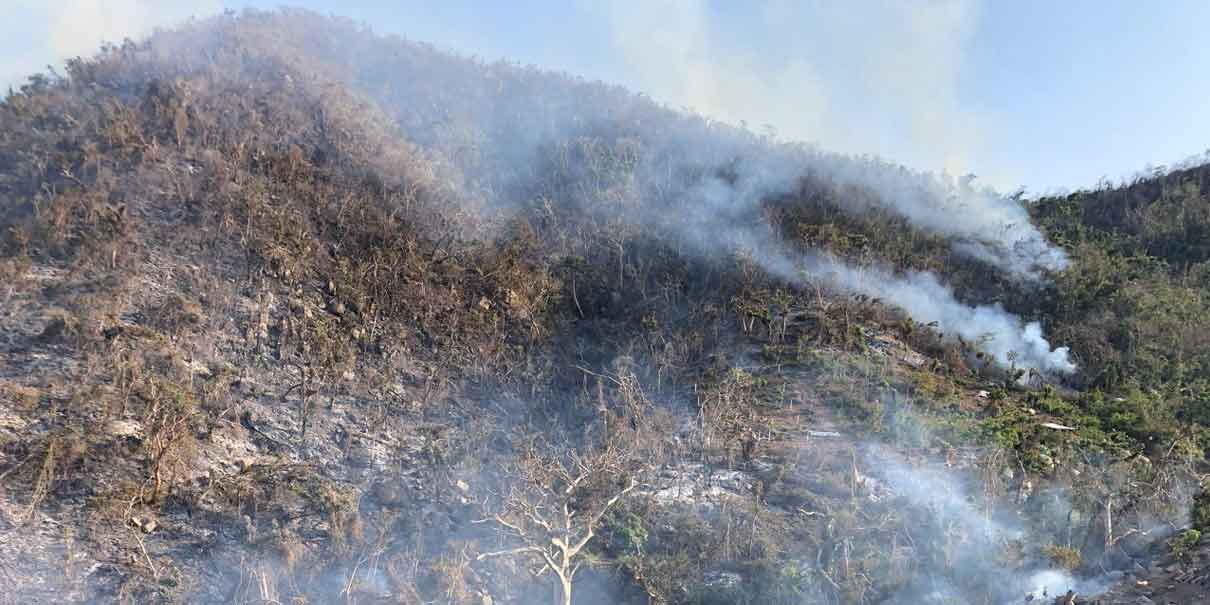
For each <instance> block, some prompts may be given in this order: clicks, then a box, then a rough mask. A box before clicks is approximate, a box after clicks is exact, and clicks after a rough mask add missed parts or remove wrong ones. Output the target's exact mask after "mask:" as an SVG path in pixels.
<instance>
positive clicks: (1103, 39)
mask: <svg viewBox="0 0 1210 605" xmlns="http://www.w3.org/2000/svg"><path fill="white" fill-rule="evenodd" d="M300 3H301V5H302V6H303V7H306V8H310V9H312V10H316V11H318V12H321V13H325V14H328V13H336V14H339V15H342V16H347V17H351V18H354V19H355V20H358V21H360V22H365V23H369V24H371V25H372V26H373V28H374V29H375V31H377V32H379V33H399V34H403V35H406V36H408V37H410V38H412V39H415V40H423V41H426V42H431V43H434V44H436V45H437V46H438V47H441V48H450V49H455V50H457V51H458V52H460V53H465V54H474V55H478V56H481V57H485V58H486V59H487V60H489V61H494V60H497V59H504V60H509V61H518V62H521V63H522V64H531V63H532V64H536V65H540V66H543V67H547V68H554V69H560V70H566V71H568V72H570V73H573V74H575V75H577V76H583V77H585V78H588V79H590V80H597V79H600V80H604V81H607V82H613V83H618V84H623V85H626V86H628V87H629V88H631V89H632V90H636V91H642V92H644V93H646V94H649V95H651V96H652V97H653V98H655V99H656V100H658V101H660V102H663V103H667V104H669V105H670V106H672V107H678V108H679V107H691V108H693V109H694V110H696V111H698V112H701V113H703V114H705V115H709V116H711V117H713V118H715V119H723V120H726V121H729V122H732V123H738V121H739V120H747V122H748V124H750V125H751V126H752V128H753V129H754V130H757V131H762V130H763V129H764V128H766V125H769V126H772V127H773V128H774V129H776V132H777V133H778V134H779V135H780V136H782V137H783V138H786V139H789V140H800V141H810V142H814V143H818V144H819V145H821V146H822V147H824V148H826V149H829V150H832V151H839V152H844V153H854V154H878V155H880V156H881V157H884V158H888V159H891V160H893V161H895V162H896V163H902V164H905V165H908V166H911V167H913V168H916V169H923V170H934V171H939V170H942V169H945V170H948V171H949V172H950V173H951V174H953V175H955V176H960V175H964V174H967V173H972V172H973V173H974V174H977V175H979V177H980V181H981V182H983V183H986V184H992V185H995V186H996V187H998V188H1000V189H1001V190H1003V191H1013V190H1015V189H1016V188H1018V187H1020V186H1025V187H1028V188H1029V190H1030V191H1031V192H1034V194H1035V195H1036V194H1038V193H1039V192H1052V191H1054V190H1056V188H1062V189H1065V190H1066V189H1077V188H1091V187H1094V186H1096V185H1097V183H1098V181H1099V179H1101V178H1102V177H1107V178H1110V179H1113V180H1115V181H1117V180H1119V179H1125V180H1129V179H1130V178H1132V176H1133V175H1134V174H1135V173H1136V172H1138V171H1141V170H1144V169H1145V168H1147V166H1149V165H1171V164H1172V163H1173V162H1177V161H1179V160H1182V159H1183V158H1186V157H1188V156H1190V155H1193V154H1200V153H1201V152H1202V151H1203V150H1204V148H1205V144H1204V140H1202V139H1201V138H1200V137H1201V135H1202V133H1204V132H1206V131H1208V130H1210V110H1207V109H1206V108H1205V106H1204V104H1203V103H1201V102H1200V99H1201V98H1203V97H1205V96H1206V94H1205V93H1206V92H1208V91H1207V90H1206V89H1205V88H1204V86H1203V84H1202V83H1201V82H1200V81H1199V80H1198V79H1197V78H1190V77H1189V75H1188V74H1190V73H1199V72H1201V71H1205V70H1206V69H1207V68H1210V50H1207V49H1206V48H1205V45H1202V44H1200V43H1199V40H1200V31H1199V30H1198V25H1197V24H1198V23H1201V22H1202V21H1204V20H1205V18H1206V17H1207V16H1208V14H1207V12H1208V11H1210V7H1208V6H1207V5H1206V4H1205V3H1202V2H1196V1H1193V0H1176V1H1174V2H1169V3H1167V4H1166V5H1165V6H1164V7H1163V8H1162V9H1159V10H1151V9H1150V8H1149V7H1144V6H1140V5H1139V4H1138V3H1132V2H1119V1H1111V2H1096V3H1089V2H1065V3H1037V2H1023V3H1022V2H1017V3H1008V4H1005V3H993V2H986V1H985V0H945V1H944V2H936V3H931V4H930V7H929V8H928V9H927V10H923V9H921V8H920V7H913V8H912V9H910V10H909V9H907V8H906V7H902V6H899V5H897V4H894V3H886V2H882V1H880V0H870V1H867V0H861V1H858V2H847V3H844V4H843V6H841V5H832V4H827V3H786V2H773V3H747V4H743V5H732V4H729V3H717V2H705V1H701V0H673V1H660V2H611V3H608V4H606V3H584V2H553V1H551V0H524V1H523V2H521V3H516V2H514V3H510V4H508V5H495V4H491V5H485V4H483V3H482V2H476V1H474V0H451V1H449V2H441V3H432V2H415V1H413V2H381V1H379V0H350V1H347V2H342V3H340V4H333V3H331V2H330V1H329V0H301V2H300ZM9 4H10V5H14V7H13V8H12V9H10V13H9V15H10V18H9V19H6V20H5V21H4V22H3V23H0V34H2V35H0V88H7V86H9V85H10V84H12V85H19V84H20V83H21V82H22V81H23V80H24V78H25V76H26V75H27V74H28V73H30V72H33V71H35V70H41V69H43V68H44V67H45V66H46V65H47V64H55V65H61V64H62V61H63V60H65V59H67V58H70V57H72V56H76V55H79V54H84V55H87V54H89V53H90V52H91V50H92V49H94V48H96V47H97V46H99V44H100V43H101V42H102V41H110V42H115V43H120V42H121V40H122V39H123V38H125V37H131V38H134V39H139V38H140V37H142V36H144V35H147V34H149V33H150V32H151V30H152V28H153V27H156V26H160V27H163V26H170V25H173V24H175V23H176V22H177V21H178V20H181V19H183V18H184V17H186V16H188V15H190V14H192V15H196V16H199V17H204V16H207V15H211V14H216V13H218V12H219V11H220V10H222V9H233V10H242V9H244V8H248V7H253V8H262V9H273V8H276V7H277V6H278V4H279V3H278V2H276V1H275V0H221V1H220V0H206V1H205V2H196V1H185V0H157V1H155V2H151V1H148V0H104V1H102V0H50V1H44V0H37V1H34V0H13V1H12V2H10V3H9ZM1072 74H1079V77H1072ZM1123 90H1138V91H1182V92H1180V93H1175V92H1174V93H1173V94H1158V93H1157V94H1154V95H1150V98H1149V101H1148V102H1144V103H1140V102H1138V100H1137V99H1135V98H1134V97H1133V96H1132V95H1127V94H1122V91H1123ZM1146 172H1150V170H1149V169H1148V170H1146Z"/></svg>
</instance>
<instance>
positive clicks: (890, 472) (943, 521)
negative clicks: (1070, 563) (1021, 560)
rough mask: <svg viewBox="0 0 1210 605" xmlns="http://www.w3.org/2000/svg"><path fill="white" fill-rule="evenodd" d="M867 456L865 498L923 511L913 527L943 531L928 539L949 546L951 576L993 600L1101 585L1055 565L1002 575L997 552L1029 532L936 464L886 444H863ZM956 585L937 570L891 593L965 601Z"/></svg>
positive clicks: (908, 600) (1091, 590) (910, 599)
mask: <svg viewBox="0 0 1210 605" xmlns="http://www.w3.org/2000/svg"><path fill="white" fill-rule="evenodd" d="M864 459H865V462H866V464H867V466H868V468H870V469H873V471H874V472H876V476H875V477H872V478H867V483H868V484H869V485H868V487H867V490H868V492H869V495H870V497H873V498H879V499H886V498H892V499H895V501H897V502H901V503H902V504H903V505H906V506H907V507H911V508H915V509H919V510H925V511H928V515H927V518H928V520H929V524H930V525H929V526H928V527H920V528H917V531H921V532H925V533H926V534H927V533H928V532H934V531H937V532H942V531H943V532H944V533H945V534H946V535H945V536H940V535H937V536H929V539H930V541H931V542H933V543H936V544H946V543H948V544H951V545H953V548H954V549H955V552H954V553H953V556H952V557H951V558H950V561H951V564H952V565H953V569H950V570H948V571H949V573H948V574H947V576H948V577H955V578H960V579H961V581H962V582H963V583H965V584H967V586H968V587H970V586H981V587H982V590H984V591H986V592H987V594H988V595H989V597H991V598H992V599H993V602H996V603H1002V604H1003V605H1016V604H1017V603H1021V602H1022V597H1023V596H1025V595H1031V594H1032V595H1034V597H1035V599H1036V600H1037V601H1038V602H1042V603H1048V602H1049V601H1048V600H1043V599H1042V595H1043V594H1048V595H1050V596H1051V597H1054V596H1058V595H1062V594H1064V593H1066V592H1067V591H1068V590H1074V591H1075V592H1076V593H1078V594H1080V595H1091V594H1099V593H1100V592H1102V591H1104V590H1105V588H1106V585H1105V584H1104V583H1103V582H1100V581H1098V580H1097V579H1096V578H1094V579H1090V580H1079V579H1076V578H1074V577H1073V576H1072V575H1071V574H1070V573H1067V572H1066V571H1063V570H1059V569H1034V570H1032V571H1028V572H1026V573H1024V574H1020V575H1017V574H1006V573H1005V571H1004V568H1003V565H1002V564H1001V563H1000V560H1001V557H1002V556H1003V554H1004V553H1005V551H1006V549H1008V548H1009V547H1010V543H1011V542H1013V541H1015V540H1021V539H1023V538H1027V537H1028V536H1026V532H1025V531H1024V530H1023V529H1021V528H1020V527H1017V526H1016V524H1015V523H1014V522H1013V521H1012V520H1011V519H1008V518H1006V517H1004V516H1001V515H997V514H996V512H995V511H994V510H992V509H990V508H989V506H988V503H983V504H980V502H979V501H978V499H977V498H976V497H974V496H973V495H972V494H971V493H969V491H968V489H967V488H966V484H965V483H964V482H963V481H962V479H961V477H960V476H959V475H958V474H957V473H955V472H953V471H952V470H949V469H944V468H940V467H938V466H936V465H933V466H926V465H920V464H912V463H910V462H909V461H907V460H906V459H904V457H903V456H902V455H901V454H899V453H897V452H895V451H892V450H890V449H888V448H886V447H884V446H881V445H877V444H867V445H866V446H865V451H864ZM963 592H964V591H963V590H962V589H961V587H958V586H954V585H953V584H951V582H950V581H949V580H947V579H946V577H942V576H941V575H940V574H936V573H925V574H921V576H920V577H918V578H916V580H915V581H914V582H913V583H912V584H911V585H910V586H909V587H908V588H906V589H904V590H902V591H900V592H899V593H898V594H896V595H895V596H894V597H892V598H891V600H890V602H891V603H896V604H899V603H902V604H903V605H909V604H910V605H916V604H929V603H938V604H940V603H952V602H954V600H955V599H959V598H962V596H963Z"/></svg>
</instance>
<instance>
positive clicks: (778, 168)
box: [644, 145, 1076, 374]
mask: <svg viewBox="0 0 1210 605" xmlns="http://www.w3.org/2000/svg"><path fill="white" fill-rule="evenodd" d="M695 148H696V147H695V146H693V145H687V146H686V149H695ZM717 148H718V147H717V146H715V147H713V149H717ZM686 153H688V154H692V153H701V152H688V151H687V152H686ZM750 153H751V154H752V155H749V156H747V158H746V161H743V162H739V163H735V162H733V163H732V164H730V168H731V170H732V173H733V174H732V178H731V179H729V180H726V181H724V180H723V179H722V178H720V177H717V176H708V177H706V178H704V179H703V180H702V181H701V182H699V183H697V184H696V185H694V186H692V187H690V188H687V189H686V190H685V191H683V192H681V194H680V195H681V196H683V197H684V198H685V206H686V207H687V208H689V209H691V210H692V212H688V213H685V214H677V215H676V216H675V217H674V218H673V219H671V220H670V221H668V222H669V223H670V225H671V227H672V229H673V231H674V232H675V233H678V234H679V237H681V238H682V239H684V240H685V241H688V242H690V243H692V244H694V245H696V246H697V247H698V248H699V249H700V250H702V251H703V252H711V251H718V250H719V249H720V248H723V249H732V250H734V249H742V250H746V251H747V252H748V253H749V254H750V255H751V257H752V258H753V259H754V260H755V261H756V262H758V263H759V264H760V265H761V266H763V267H764V268H765V269H766V270H767V271H769V272H770V273H772V274H774V275H778V276H779V277H781V278H783V279H786V280H787V281H790V282H792V283H795V284H798V285H803V284H804V283H805V281H807V280H819V279H826V280H829V281H830V282H831V285H833V286H836V287H839V288H840V289H842V290H846V291H849V292H853V293H859V294H865V295H867V296H869V297H871V298H877V299H881V300H882V301H883V302H884V303H887V304H891V305H893V306H896V307H899V308H900V309H902V310H903V311H905V312H906V313H907V314H908V315H910V316H911V317H912V318H913V319H915V320H916V321H918V322H920V323H924V324H934V325H935V326H936V328H937V329H938V330H939V331H940V332H942V333H943V334H945V335H946V336H947V337H950V338H953V337H960V338H962V339H963V340H965V341H967V342H968V343H970V344H972V345H974V346H976V347H977V348H978V349H979V350H982V351H983V352H985V353H987V354H989V355H991V356H992V358H993V359H994V360H995V361H996V363H997V364H998V365H1000V366H1001V367H1004V368H1013V367H1015V368H1020V369H1033V370H1038V371H1041V372H1048V373H1058V374H1070V373H1072V372H1074V371H1075V370H1076V366H1075V364H1074V363H1072V362H1071V360H1070V359H1069V356H1068V349H1067V347H1057V348H1056V347H1051V345H1050V343H1049V342H1048V341H1047V340H1046V338H1045V336H1044V335H1043V333H1042V327H1041V325H1040V324H1039V323H1037V322H1028V323H1026V322H1023V321H1022V320H1021V318H1019V317H1017V316H1016V315H1013V314H1011V313H1009V312H1007V311H1005V310H1004V308H1003V307H1001V306H1000V305H998V304H995V305H975V306H971V305H966V304H963V303H962V302H960V301H959V300H958V299H957V298H956V297H955V295H954V293H953V291H952V290H951V289H950V288H949V287H947V286H946V285H945V284H943V283H942V282H941V280H940V279H939V278H938V277H937V276H936V275H934V274H932V273H927V272H920V271H907V272H904V273H903V274H902V275H897V274H895V273H894V272H892V271H890V270H889V269H886V268H883V267H857V266H854V265H851V264H848V263H846V262H844V261H843V260H841V259H838V258H836V257H834V256H831V255H829V254H826V253H821V252H814V253H812V252H808V253H805V254H802V253H795V252H791V251H788V250H786V249H785V247H784V246H783V245H782V244H781V242H780V241H779V240H778V238H777V236H776V234H774V233H773V232H772V229H771V228H769V227H768V225H766V224H765V223H763V222H759V221H753V220H751V215H752V214H753V213H755V212H756V211H757V208H758V207H759V204H760V201H761V199H763V198H765V197H767V196H770V195H777V194H781V193H785V192H789V191H792V190H793V188H794V185H795V183H796V182H797V179H796V175H797V174H798V164H797V163H796V162H794V161H790V160H788V159H787V156H785V155H782V154H778V153H765V154H761V153H760V152H759V151H750ZM684 159H686V158H684V157H682V160H684ZM694 159H698V158H694ZM907 174H910V173H907ZM919 178H920V179H924V177H919ZM921 182H927V181H923V180H922V181H921ZM686 216H688V219H686V218H685V217H686ZM1026 218H1027V217H1026ZM745 219H749V220H745ZM644 220H645V219H644ZM955 222H956V223H962V222H963V219H962V217H961V216H956V217H955ZM968 224H972V225H973V224H975V223H973V222H969V223H968ZM1025 224H1026V225H1029V224H1028V223H1025ZM1029 230H1030V231H1029V232H1032V233H1034V234H1036V239H1029V240H1023V241H1020V242H1018V244H1019V245H1017V246H1015V247H1014V251H1015V253H1016V254H1015V256H1014V257H1012V258H1011V259H1010V264H1009V265H1008V268H1009V269H1014V268H1015V269H1019V270H1020V273H1019V274H1022V275H1033V274H1034V273H1031V272H1032V271H1034V270H1035V268H1036V267H1037V266H1039V265H1041V266H1047V264H1048V263H1056V262H1060V261H1063V262H1065V259H1064V258H1063V257H1061V256H1059V257H1055V256H1053V255H1051V254H1048V251H1051V250H1052V248H1051V247H1050V246H1049V245H1048V244H1047V242H1046V241H1045V240H1044V239H1043V238H1042V236H1041V235H1040V234H1038V233H1037V231H1036V230H1033V227H1032V225H1029ZM971 231H974V228H973V227H972V228H971ZM964 243H966V244H968V245H970V246H972V248H973V249H977V250H983V251H989V250H990V249H991V248H990V246H991V244H990V243H988V242H986V241H982V240H979V239H974V238H972V239H969V240H964ZM1037 246H1040V247H1041V248H1042V249H1041V250H1038V249H1037Z"/></svg>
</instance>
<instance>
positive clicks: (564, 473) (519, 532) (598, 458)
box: [476, 437, 641, 605]
mask: <svg viewBox="0 0 1210 605" xmlns="http://www.w3.org/2000/svg"><path fill="white" fill-rule="evenodd" d="M537 443H538V438H536V437H535V438H531V439H530V440H529V441H528V442H527V444H526V446H525V447H524V449H523V452H522V455H521V456H520V457H519V460H518V461H517V462H515V463H513V464H510V465H508V466H507V468H505V469H504V470H505V473H506V476H509V475H511V476H514V477H517V478H519V479H520V480H519V481H514V482H513V483H512V486H511V487H509V488H508V489H507V491H506V492H504V493H502V494H497V495H496V497H495V498H494V499H493V498H488V499H487V500H485V501H484V503H483V510H484V512H485V518H484V519H482V520H481V521H480V522H481V523H492V524H494V525H495V526H496V527H497V528H498V529H499V530H500V533H501V534H502V537H503V538H504V540H505V541H506V542H508V543H512V544H513V546H511V547H509V548H504V549H501V550H497V551H492V552H485V553H482V554H480V555H478V556H477V557H476V560H479V561H482V560H484V559H488V558H491V557H503V556H526V557H530V558H532V559H533V560H535V561H536V562H537V563H538V565H539V566H540V567H539V569H540V571H539V575H540V574H541V573H543V572H545V571H546V570H550V571H551V572H553V573H554V574H555V576H556V577H557V578H558V580H559V586H560V588H561V596H562V600H561V601H560V602H561V603H563V605H570V604H571V588H572V582H573V580H574V579H575V575H576V572H578V571H579V570H580V567H581V565H582V564H583V563H584V561H585V556H584V555H585V550H584V549H585V547H586V546H588V543H589V542H590V541H591V540H592V539H593V537H594V536H596V533H597V529H598V528H599V527H600V524H601V520H602V518H604V516H605V514H606V513H608V512H609V511H610V509H612V508H613V507H614V506H615V505H617V504H618V503H619V502H621V501H622V499H623V498H625V497H626V496H627V495H628V494H629V493H630V492H631V491H632V490H634V488H635V487H636V485H637V484H636V482H635V479H634V476H633V475H634V473H636V472H638V471H640V470H641V469H640V466H641V465H640V464H638V463H637V457H636V456H635V455H634V453H633V452H634V450H633V448H629V447H625V446H624V444H622V443H620V442H619V441H618V440H611V441H610V442H609V443H608V444H607V445H604V446H601V447H596V448H593V449H592V450H591V451H589V452H587V453H584V452H581V451H577V450H576V449H571V450H569V451H567V452H566V453H564V454H544V453H542V452H541V450H540V447H539V446H538V445H537ZM492 500H495V502H494V503H493V502H492ZM493 504H494V505H493Z"/></svg>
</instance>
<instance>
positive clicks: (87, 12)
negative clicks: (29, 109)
mask: <svg viewBox="0 0 1210 605" xmlns="http://www.w3.org/2000/svg"><path fill="white" fill-rule="evenodd" d="M6 4H11V6H6V7H5V10H6V15H5V19H4V20H3V23H0V39H2V40H4V41H5V43H6V44H7V45H9V46H10V47H11V48H12V49H13V51H14V52H0V88H2V89H3V90H5V91H7V89H8V87H10V86H11V87H14V88H15V87H18V86H20V85H21V83H22V82H24V80H25V78H26V77H28V76H29V75H30V74H33V73H35V72H40V71H43V70H44V69H45V68H46V67H47V64H50V65H52V66H54V67H56V68H58V67H60V66H61V64H62V62H63V61H65V60H67V59H70V58H72V57H77V56H88V55H91V54H92V53H94V52H96V50H97V48H98V47H100V45H101V44H102V43H103V42H112V43H120V42H121V41H122V40H123V39H125V38H139V37H142V36H145V35H147V34H149V33H151V32H152V31H153V30H154V29H155V28H157V27H165V26H170V25H176V24H178V23H179V22H181V21H183V20H185V19H187V18H189V17H192V16H198V17H202V16H208V15H210V14H213V13H217V12H218V11H219V10H221V8H222V2H221V1H220V0H10V2H9V3H6ZM0 44H4V43H0Z"/></svg>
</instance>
